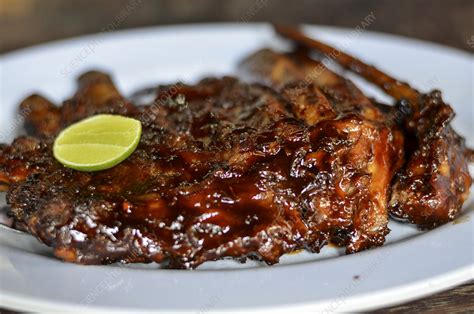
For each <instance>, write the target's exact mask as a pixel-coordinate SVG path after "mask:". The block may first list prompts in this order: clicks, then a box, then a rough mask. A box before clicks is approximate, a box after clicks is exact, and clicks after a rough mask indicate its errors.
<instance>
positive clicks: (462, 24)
mask: <svg viewBox="0 0 474 314" xmlns="http://www.w3.org/2000/svg"><path fill="white" fill-rule="evenodd" d="M370 12H374V15H375V16H376V20H375V21H374V22H373V23H372V24H371V25H370V29H369V30H371V31H379V32H386V33H392V34H399V35H403V36H408V37H415V38H419V39H424V40H428V41H433V42H437V43H440V44H444V45H449V46H452V47H456V48H459V49H463V50H466V51H470V52H473V51H474V25H473V24H474V23H473V20H474V0H313V1H310V0H293V1H291V0H232V1H225V0H161V1H149V0H97V1H92V0H0V53H4V52H8V51H11V50H14V49H18V48H22V47H27V46H31V45H34V44H38V43H43V42H47V41H51V40H56V39H62V38H67V37H73V36H79V35H83V34H91V33H98V32H105V31H114V30H120V29H125V28H136V27H143V26H152V25H166V24H182V23H206V22H242V23H243V22H262V21H275V22H287V23H310V24H324V25H334V26H342V27H348V28H353V27H355V26H356V25H359V24H360V23H361V21H362V20H363V19H364V17H366V16H367V15H368V14H369V13H370ZM473 295H474V283H472V282H471V283H468V284H465V285H463V286H460V287H457V288H455V289H451V290H449V291H446V292H442V293H439V294H436V295H434V296H431V297H428V298H424V299H422V300H418V301H414V302H410V303H408V304H404V305H400V306H397V307H393V308H390V309H385V310H382V311H380V313H382V312H393V313H406V312H414V311H415V312H431V313H439V312H443V313H448V312H452V313H466V312H471V311H474V301H473V300H474V297H473ZM1 312H5V313H6V312H7V311H6V310H5V309H0V313H1ZM10 313H11V312H10Z"/></svg>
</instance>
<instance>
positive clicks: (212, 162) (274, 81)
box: [0, 50, 470, 268]
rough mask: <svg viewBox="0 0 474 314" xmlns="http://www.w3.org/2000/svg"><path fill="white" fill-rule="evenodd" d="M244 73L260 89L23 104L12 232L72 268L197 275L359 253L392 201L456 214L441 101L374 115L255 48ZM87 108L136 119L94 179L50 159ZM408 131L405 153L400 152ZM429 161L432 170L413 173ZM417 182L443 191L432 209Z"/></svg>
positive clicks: (12, 179)
mask: <svg viewBox="0 0 474 314" xmlns="http://www.w3.org/2000/svg"><path fill="white" fill-rule="evenodd" d="M241 68H242V69H243V70H244V72H245V75H246V77H247V78H249V77H250V78H252V79H253V80H257V81H259V82H263V83H264V84H265V85H262V84H259V83H242V82H240V81H239V80H237V79H235V78H230V77H224V78H221V79H214V78H209V79H204V80H202V81H201V82H200V83H198V84H197V85H194V86H190V85H184V84H181V83H177V84H174V85H169V86H161V87H158V88H156V89H155V90H154V91H153V93H154V97H155V101H154V102H153V103H151V104H147V105H145V106H136V105H134V104H133V103H132V102H131V101H129V100H126V99H125V98H123V97H122V96H121V95H120V93H119V92H118V90H117V89H116V88H115V86H114V85H113V83H112V81H111V79H110V77H108V76H107V75H106V74H103V73H100V72H88V73H85V74H84V75H82V76H81V77H80V78H79V81H78V91H77V93H76V94H75V95H74V96H73V97H72V98H71V99H70V100H67V101H66V102H64V103H63V105H62V106H60V107H58V106H55V105H53V104H52V103H51V102H49V101H48V100H46V99H44V98H43V97H41V96H38V95H33V96H31V97H29V98H27V99H26V100H25V101H24V102H23V103H22V104H21V107H22V110H24V111H25V112H29V113H30V114H29V115H28V117H27V121H26V125H27V129H28V131H29V135H28V136H25V137H20V138H18V139H16V140H15V141H14V143H13V144H12V145H10V146H7V145H4V146H0V189H1V190H5V191H8V195H7V201H8V204H9V206H10V212H11V214H12V216H13V217H14V218H15V222H16V226H17V227H18V228H23V229H26V230H27V231H28V232H30V233H31V234H33V235H34V236H36V237H37V238H38V239H40V240H41V241H43V242H44V243H46V244H47V245H49V246H51V247H53V248H54V249H55V254H56V256H58V257H59V258H62V259H64V260H66V261H70V262H76V263H82V264H101V263H102V264H107V263H113V262H117V261H121V262H153V261H154V262H163V261H166V263H167V264H166V265H168V266H169V267H172V268H195V267H197V266H198V265H200V264H201V263H203V262H205V261H209V260H216V259H220V258H225V257H232V258H236V259H238V260H245V259H246V258H256V259H261V260H263V261H265V262H266V263H268V264H273V263H276V262H278V259H279V257H280V256H281V255H282V254H284V253H288V252H292V251H296V250H299V249H307V250H310V251H313V252H318V251H319V250H320V249H321V248H322V247H323V246H324V245H325V244H327V243H328V242H329V241H332V242H334V243H337V244H338V245H341V246H345V247H346V249H347V252H349V253H351V252H357V251H360V250H363V249H367V248H370V247H373V246H379V245H382V244H383V242H384V239H385V235H386V234H387V233H388V231H389V230H388V228H387V222H388V209H387V208H388V204H389V205H390V208H391V211H392V215H394V216H397V217H399V218H404V219H409V220H411V221H413V222H415V223H418V224H420V225H422V226H433V225H435V224H436V223H442V222H445V221H446V220H448V219H452V217H454V215H455V213H456V212H457V210H458V209H459V208H460V206H461V205H462V201H463V200H464V197H465V196H467V191H468V187H469V185H470V177H468V175H467V176H466V175H465V174H466V160H465V159H463V157H462V156H463V155H462V154H460V152H461V151H463V149H464V146H463V143H462V141H461V140H460V139H459V138H458V137H457V135H456V134H455V133H454V131H452V130H450V129H448V130H445V128H444V126H445V125H447V123H449V119H450V112H448V111H449V110H447V109H446V110H447V111H443V110H444V109H443V110H441V112H446V119H442V117H441V118H439V119H438V118H432V117H435V116H436V117H438V116H439V115H437V114H435V111H436V112H437V110H438V109H440V108H445V107H443V106H446V105H444V103H442V105H441V100H438V101H437V100H436V99H439V97H438V96H437V95H436V94H433V95H431V96H429V97H428V96H427V98H425V102H428V103H429V102H431V103H435V102H436V103H437V104H438V105H439V106H438V107H436V106H435V105H433V107H430V108H433V110H432V111H430V112H428V111H424V113H422V114H420V115H418V114H413V110H412V111H410V110H408V111H404V110H402V109H403V108H404V107H403V103H401V104H400V106H397V107H386V106H381V105H378V104H376V103H374V102H373V101H372V100H370V99H368V98H367V97H365V96H364V95H363V93H362V92H361V91H360V90H358V89H357V87H355V86H354V84H352V83H351V82H350V81H348V80H346V79H344V78H342V77H341V76H339V75H337V74H335V73H333V72H331V71H330V70H329V69H327V68H325V67H324V66H323V65H322V64H321V63H319V62H317V61H314V60H311V59H310V58H308V57H307V55H306V54H305V53H302V52H301V51H298V52H295V53H290V54H279V53H275V52H272V51H269V50H263V51H260V52H257V53H256V54H254V55H252V56H250V57H248V58H247V59H246V60H244V61H243V63H242V65H241ZM267 86H268V87H267ZM440 106H441V107H440ZM411 109H413V108H411ZM98 113H113V114H120V115H126V116H130V117H134V118H136V119H139V120H141V121H142V124H143V135H142V139H141V143H140V145H139V147H138V149H137V150H136V151H135V153H134V154H132V156H131V157H130V158H128V159H127V160H126V161H124V162H123V163H121V164H119V165H118V166H116V167H114V168H112V169H108V170H105V171H100V172H95V173H84V172H78V171H74V170H71V169H67V168H64V167H63V166H62V165H61V164H59V163H58V162H56V161H55V160H54V158H53V157H52V152H51V146H52V142H53V141H54V137H55V135H56V134H58V132H59V131H60V130H61V129H63V128H64V127H66V126H68V125H70V124H71V123H73V122H76V121H78V120H81V119H83V118H85V117H88V116H91V115H95V114H98ZM441 116H442V115H441ZM431 118H432V119H434V120H433V121H431V120H429V119H431ZM425 121H428V122H426V123H424V122H425ZM434 124H436V125H439V128H438V131H439V132H441V133H439V132H435V131H432V130H433V128H432V125H434ZM420 125H421V126H423V125H425V127H417V126H420ZM402 128H404V129H405V131H404V132H402V130H401V129H402ZM407 134H408V135H410V134H415V136H416V137H417V140H416V143H412V141H406V143H405V137H406V135H407ZM407 138H409V137H407ZM436 141H438V142H439V141H441V142H439V144H440V145H439V147H437V149H435V150H433V149H432V150H430V149H429V147H433V146H430V145H435V144H436V143H438V142H436ZM419 143H426V144H423V145H420V144H419ZM420 146H421V147H422V148H419V147H420ZM423 147H426V148H423ZM424 149H425V150H426V152H425V151H424ZM419 151H420V152H419ZM416 156H418V157H416ZM446 156H448V157H446ZM446 158H450V159H452V160H453V161H454V162H453V163H452V164H451V166H448V165H447V163H446V160H447V159H446ZM406 160H407V161H406ZM426 164H430V165H433V166H432V167H431V168H429V170H427V168H426V167H424V166H421V168H420V165H426ZM420 169H421V170H420ZM427 171H429V172H430V174H431V176H430V177H428V176H427V175H426V174H427V173H426V172H427ZM413 173H415V174H418V175H419V176H420V177H418V178H417V177H414V176H413ZM395 175H396V176H395ZM453 175H457V177H458V178H459V179H458V180H457V181H454V183H453V180H452V176H453ZM392 180H395V181H394V182H395V184H394V186H393V193H392V195H390V193H391V191H392V187H391V182H392ZM423 180H431V181H430V182H431V185H430V186H432V187H433V188H432V189H433V190H434V191H435V192H436V191H437V192H438V193H439V191H445V193H444V194H442V195H441V194H439V197H438V194H436V199H437V200H439V202H438V203H436V204H435V205H433V203H432V202H427V201H426V200H428V199H429V198H430V197H431V195H433V190H427V189H426V188H425V189H423V188H421V189H420V187H419V186H418V185H419V182H425V181H423ZM446 187H449V189H448V190H446V189H445V190H443V188H446ZM466 187H467V190H466ZM406 191H410V192H411V193H412V194H406ZM423 193H425V194H423ZM459 195H463V196H462V197H459ZM414 198H416V200H415V201H416V202H419V203H413V201H412V200H413V199H414ZM408 199H409V200H410V201H407V200H408ZM423 206H424V207H426V206H431V207H430V208H435V213H434V214H432V215H430V216H429V217H428V219H427V218H426V217H424V216H423V217H424V218H420V219H418V218H417V217H418V215H419V213H420V212H419V209H420V208H424V207H423ZM427 221H428V222H436V223H427Z"/></svg>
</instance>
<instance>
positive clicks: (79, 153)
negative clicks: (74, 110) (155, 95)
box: [53, 114, 142, 171]
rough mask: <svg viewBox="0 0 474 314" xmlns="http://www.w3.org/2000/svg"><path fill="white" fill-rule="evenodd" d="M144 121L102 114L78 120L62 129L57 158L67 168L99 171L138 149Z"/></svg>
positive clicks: (115, 163) (56, 142) (116, 163)
mask: <svg viewBox="0 0 474 314" xmlns="http://www.w3.org/2000/svg"><path fill="white" fill-rule="evenodd" d="M141 133H142V125H141V122H140V121H138V120H135V119H132V118H126V117H122V116H117V115H109V114H102V115H97V116H93V117H91V118H87V119H85V120H82V121H79V122H77V123H75V124H73V125H71V126H69V127H68V128H66V129H65V130H63V131H62V132H61V133H60V134H59V135H58V137H57V138H56V140H55V141H54V147H53V153H54V157H55V158H56V159H57V160H58V161H59V162H60V163H62V164H63V165H64V166H66V167H68V168H72V169H75V170H80V171H99V170H105V169H109V168H112V167H114V166H116V165H118V164H119V163H121V162H122V161H124V160H125V159H127V158H128V157H129V156H130V155H131V154H132V153H133V152H134V151H135V149H136V148H137V146H138V143H139V142H140V136H141Z"/></svg>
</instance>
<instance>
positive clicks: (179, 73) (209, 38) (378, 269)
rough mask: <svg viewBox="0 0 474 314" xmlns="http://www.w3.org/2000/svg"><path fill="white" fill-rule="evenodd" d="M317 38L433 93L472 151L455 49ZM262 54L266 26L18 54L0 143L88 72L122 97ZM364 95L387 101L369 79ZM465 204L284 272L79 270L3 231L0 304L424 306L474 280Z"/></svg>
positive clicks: (216, 265) (174, 32) (465, 60)
mask: <svg viewBox="0 0 474 314" xmlns="http://www.w3.org/2000/svg"><path fill="white" fill-rule="evenodd" d="M306 30H307V32H308V33H309V34H310V35H312V36H314V37H316V38H320V39H322V40H325V41H327V42H330V43H333V44H336V45H339V46H340V47H346V48H347V51H348V52H349V53H353V54H355V55H356V56H359V57H361V58H362V59H363V60H367V61H369V62H370V63H373V64H375V65H377V66H379V67H380V68H381V69H383V70H385V71H387V72H388V73H391V74H392V75H394V76H395V77H398V78H401V79H404V80H407V81H409V82H410V83H411V84H412V85H413V86H415V87H418V88H419V89H421V90H429V89H431V88H434V87H436V88H439V89H441V90H442V91H443V93H444V97H445V100H447V101H448V102H449V103H451V104H452V105H453V106H454V108H455V110H456V112H457V113H458V115H457V118H456V119H455V121H454V125H455V128H456V129H457V130H458V131H459V132H460V133H461V134H463V135H464V136H467V137H468V138H467V142H468V144H469V145H470V146H471V147H472V146H474V136H473V134H474V126H473V103H474V101H473V94H472V93H473V69H474V68H473V59H472V56H470V55H468V54H467V53H463V52H460V51H457V50H454V49H450V48H446V47H442V46H439V45H434V44H430V43H425V42H421V41H416V40H411V39H406V38H400V37H395V36H389V35H383V34H375V33H370V32H365V33H363V34H362V35H361V36H360V37H357V38H356V37H354V34H353V33H351V30H344V29H336V28H328V27H307V28H306ZM262 46H272V47H277V48H278V47H279V48H282V47H284V43H282V42H281V41H280V40H279V39H277V38H276V37H275V36H274V35H273V33H272V31H271V29H270V27H269V26H266V25H256V24H238V25H237V24H214V25H199V26H174V27H163V28H149V29H141V30H132V31H124V32H116V33H111V34H99V35H94V36H87V37H81V38H78V39H72V40H66V41H61V42H56V43H51V44H47V45H42V46H38V47H34V48H29V49H25V50H20V51H17V52H13V53H10V54H7V55H4V56H2V57H1V59H0V80H1V81H0V104H1V105H0V106H1V113H0V135H1V138H0V139H1V140H3V141H7V142H9V141H10V140H11V139H12V138H13V137H14V136H15V135H16V134H17V132H18V129H19V126H20V125H21V118H20V117H19V116H18V115H17V113H16V108H17V104H18V103H19V101H20V100H21V99H22V98H23V97H25V96H27V95H28V94H30V93H32V92H34V91H37V92H40V93H42V94H44V95H46V96H47V97H49V98H51V99H52V100H54V101H56V102H60V101H61V100H63V99H65V98H66V97H68V96H69V95H71V93H72V92H73V90H74V80H75V77H77V75H78V74H79V73H81V72H83V71H84V70H86V69H90V68H100V69H103V70H105V71H108V72H110V73H112V75H113V77H114V78H115V80H116V82H117V83H118V86H119V88H120V89H121V90H122V91H123V92H124V93H125V94H129V93H131V92H132V91H133V90H135V89H137V88H140V87H143V86H149V85H150V84H154V83H157V84H158V83H169V82H173V81H176V80H179V79H181V80H186V81H193V80H195V79H197V78H199V77H202V76H203V75H207V74H214V75H220V74H225V73H227V74H229V73H230V74H232V73H234V72H235V70H236V63H237V62H238V60H239V59H240V58H242V57H243V56H245V55H246V54H247V53H249V52H251V51H253V50H255V49H257V48H260V47H262ZM356 81H357V82H358V83H359V84H360V85H361V86H362V87H363V88H364V89H365V90H366V91H367V92H368V93H369V94H372V95H375V96H377V97H379V98H380V99H386V98H384V97H383V95H381V94H380V93H378V92H377V91H376V90H375V89H374V88H372V87H370V86H369V85H368V84H366V83H364V82H360V81H359V80H358V79H356ZM472 205H473V198H472V197H471V198H470V199H469V200H468V201H467V202H466V206H465V208H466V209H465V213H464V214H463V216H461V217H460V218H458V219H457V220H456V221H455V222H454V223H449V224H447V225H445V226H442V227H440V228H438V229H435V230H432V231H430V232H426V233H422V232H419V231H417V230H416V228H414V227H413V226H409V225H404V224H399V223H395V222H391V223H390V228H391V229H392V232H391V233H390V235H389V236H388V238H387V244H386V245H385V246H383V247H381V248H377V249H374V250H370V251H365V252H361V253H358V254H354V255H349V256H345V255H343V254H341V252H340V250H338V249H336V248H331V247H327V248H325V249H324V250H323V252H322V253H321V254H308V253H300V254H294V255H289V256H285V257H283V259H282V262H281V263H280V264H279V265H275V266H272V267H267V266H264V265H261V264H259V263H257V262H249V263H247V264H244V265H241V264H238V263H236V262H233V261H221V262H211V263H206V264H205V265H203V266H202V267H200V268H199V269H197V270H195V271H182V270H166V269H157V266H156V265H148V266H146V267H145V266H141V265H133V266H128V267H124V266H118V265H112V266H79V265H74V264H68V263H63V262H61V261H58V260H56V259H55V258H53V257H51V256H50V254H49V251H48V250H47V249H46V248H45V247H43V246H42V245H39V244H38V243H37V242H36V240H32V239H31V237H29V236H22V235H14V234H12V233H11V232H8V231H5V230H0V232H1V233H0V253H1V255H0V272H1V273H0V276H1V277H0V279H1V280H0V306H5V307H11V308H16V309H22V310H36V311H40V310H44V311H50V310H81V309H90V310H108V311H109V310H119V311H122V310H123V311H127V310H128V311H132V310H133V311H140V310H143V311H148V310H149V311H158V310H162V311H171V310H178V311H194V312H196V311H198V312H199V311H200V312H208V311H217V312H221V311H224V310H227V311H235V310H243V309H245V310H254V311H256V310H258V311H266V312H278V311H281V312H284V313H288V311H289V310H295V309H299V310H319V311H325V312H332V311H347V310H366V309H373V308H379V307H383V306H389V305H393V304H396V303H400V302H406V301H409V300H412V299H416V298H420V297H423V296H425V295H428V294H431V293H434V292H436V291H439V290H442V289H447V288H449V287H452V286H454V285H457V284H460V283H462V282H464V281H468V280H470V279H472V278H473V277H474V267H473V260H474V251H473V248H474V234H473V232H474V231H473V230H474V219H473V218H474V217H473V211H472V209H471V210H470V209H469V207H471V208H472Z"/></svg>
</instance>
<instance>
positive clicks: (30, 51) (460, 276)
mask: <svg viewBox="0 0 474 314" xmlns="http://www.w3.org/2000/svg"><path fill="white" fill-rule="evenodd" d="M267 25H268V24H264V23H245V24H242V23H203V24H182V25H167V26H150V27H143V28H134V29H127V30H120V31H115V32H112V33H106V34H102V35H101V34H100V33H98V34H90V35H86V36H78V37H73V38H67V39H61V40H55V41H51V42H47V43H44V44H40V45H35V46H32V47H26V48H22V49H17V50H13V51H10V52H7V53H5V54H2V55H0V67H1V65H2V64H3V63H4V62H7V61H8V60H9V59H14V58H17V57H18V56H28V55H35V54H37V53H41V51H44V50H48V49H60V48H61V46H64V45H66V46H67V45H74V44H78V43H79V42H83V41H87V40H90V39H93V38H96V37H97V36H107V37H122V36H137V35H138V36H140V33H142V34H143V32H155V31H158V34H157V36H159V31H163V30H164V29H166V30H168V31H173V29H176V28H179V29H181V30H183V29H184V30H193V31H203V30H213V29H215V28H222V27H223V26H224V27H228V28H232V29H234V28H237V27H245V28H255V27H262V26H267ZM305 28H311V29H315V31H319V30H321V32H326V31H336V32H349V31H351V29H349V28H341V27H332V26H329V27H328V26H324V25H306V24H305ZM365 35H367V36H368V37H383V38H384V39H386V40H389V41H392V40H396V41H403V42H405V44H407V45H412V44H417V43H418V44H420V43H421V44H422V45H423V46H424V47H426V46H431V47H432V48H434V49H436V50H441V51H442V52H443V53H448V54H451V55H456V57H459V58H466V60H467V61H468V60H470V61H471V64H472V57H471V56H470V54H469V53H468V52H465V51H463V50H459V49H457V48H453V47H448V46H444V45H440V44H437V43H432V42H427V41H424V40H420V39H414V38H408V37H404V36H400V35H393V34H385V33H381V32H372V31H367V32H365ZM0 70H1V68H0ZM471 189H472V188H471ZM464 215H467V217H468V219H469V221H468V222H467V223H463V224H462V226H461V227H466V226H469V225H472V226H474V223H473V218H474V215H473V211H472V210H469V211H468V212H467V213H465V214H464ZM444 227H447V226H446V225H445V226H443V227H440V228H438V229H436V230H433V231H431V232H429V233H427V234H432V233H433V232H437V231H438V232H439V230H440V229H442V230H444V229H445V228H444ZM462 229H463V230H465V229H466V228H462ZM424 235H425V234H423V235H420V237H423V236H424ZM416 238H418V237H416ZM408 241H410V240H408ZM392 245H402V243H392V244H391V245H390V246H387V247H381V248H377V250H371V251H366V252H361V253H359V254H356V255H354V256H357V255H359V256H362V255H364V254H370V253H371V252H376V251H380V250H382V249H387V248H389V247H392ZM404 245H406V243H405V244H404ZM13 251H14V250H13ZM13 251H9V250H8V248H6V250H5V246H3V245H2V244H1V243H0V252H2V255H1V256H0V257H3V256H4V255H5V256H10V255H11V253H14V252H13ZM331 260H332V259H331ZM473 260H474V255H473V256H471V260H470V263H468V264H467V265H465V266H464V267H461V268H458V269H457V270H454V271H452V272H451V273H448V274H446V273H445V274H441V275H439V276H438V277H440V278H438V279H437V280H439V281H442V280H441V278H445V277H449V278H448V279H449V280H448V279H446V278H445V280H444V282H443V284H438V285H435V286H433V287H432V289H431V290H427V289H425V290H422V291H417V292H418V294H417V293H412V294H410V295H409V297H407V296H406V295H405V296H401V295H400V296H399V298H398V299H397V298H395V299H393V294H394V293H395V292H394V291H391V290H397V289H400V287H398V288H397V287H395V288H391V289H386V290H384V292H378V293H379V294H381V293H385V294H388V295H390V296H391V298H392V300H391V301H389V302H387V301H386V300H382V299H384V298H383V297H382V296H379V297H378V299H379V300H380V301H379V304H377V303H373V304H372V305H371V307H361V308H360V309H363V310H368V309H374V308H378V307H380V306H390V305H394V304H398V303H400V302H407V301H410V300H413V299H416V298H419V297H423V296H426V295H429V294H431V293H435V292H437V291H442V290H444V289H448V288H450V287H452V286H454V285H457V284H461V283H462V282H466V281H470V280H472V279H474V264H473V263H474V261H473ZM321 262H323V261H318V262H317V263H316V264H319V263H321ZM69 266H76V267H83V266H77V265H74V264H72V265H69ZM278 267H302V266H301V265H300V264H295V265H281V266H278ZM276 268H277V267H276ZM264 269H265V270H267V271H268V270H271V269H275V268H268V269H267V268H260V269H258V270H259V271H263V270H264ZM248 270H249V269H239V270H217V271H218V272H234V271H239V272H241V271H248ZM144 271H149V270H144ZM215 271H216V270H205V272H215ZM155 272H156V271H155ZM166 272H170V273H173V272H175V271H172V270H166ZM178 272H182V271H178ZM448 275H449V276H448ZM433 278H434V277H433ZM433 278H432V279H433ZM434 279H436V278H434ZM417 284H418V285H421V284H422V283H416V282H415V283H412V286H413V285H417ZM0 291H1V292H2V297H0V304H1V305H2V306H7V307H8V305H9V304H13V303H15V302H14V301H15V300H16V299H15V296H14V295H9V294H8V293H7V292H6V291H5V290H4V288H3V287H2V285H0ZM370 295H371V296H367V297H369V298H370V297H372V298H373V295H374V294H373V293H372V294H370ZM359 297H360V298H361V300H363V299H364V298H366V296H364V295H362V296H359ZM18 298H19V299H21V297H18ZM353 298H354V299H357V298H358V297H357V296H356V297H353ZM32 300H34V298H33V299H32ZM23 301H24V299H23ZM356 301H357V300H356ZM359 302H361V301H359ZM372 302H373V301H372ZM33 303H34V304H30V305H32V306H40V307H41V306H43V305H45V304H47V303H48V301H44V302H43V301H41V300H39V301H38V302H36V301H35V302H33ZM43 303H44V304H43ZM309 303H310V304H309V306H311V307H314V304H312V303H311V301H309ZM35 304H36V305H35ZM51 304H52V305H54V308H55V309H57V306H58V303H51ZM67 304H68V303H65V306H67V307H68V308H70V306H71V305H72V304H69V305H67ZM301 304H302V303H300V304H299V305H301ZM15 306H16V307H17V306H21V305H19V304H15ZM288 306H290V307H293V306H295V304H290V305H288ZM297 306H298V304H297ZM17 308H19V307H17ZM279 308H280V309H281V308H282V306H279ZM24 309H25V310H27V309H31V308H30V307H28V308H24ZM90 309H91V310H104V307H97V308H95V307H93V306H91V307H90ZM232 309H237V310H238V308H232ZM259 309H262V308H259ZM213 310H215V309H213ZM265 310H268V311H272V312H274V311H275V310H276V309H273V308H271V306H270V307H267V308H265Z"/></svg>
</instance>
